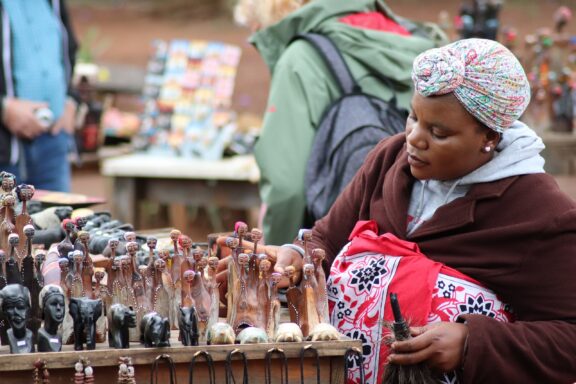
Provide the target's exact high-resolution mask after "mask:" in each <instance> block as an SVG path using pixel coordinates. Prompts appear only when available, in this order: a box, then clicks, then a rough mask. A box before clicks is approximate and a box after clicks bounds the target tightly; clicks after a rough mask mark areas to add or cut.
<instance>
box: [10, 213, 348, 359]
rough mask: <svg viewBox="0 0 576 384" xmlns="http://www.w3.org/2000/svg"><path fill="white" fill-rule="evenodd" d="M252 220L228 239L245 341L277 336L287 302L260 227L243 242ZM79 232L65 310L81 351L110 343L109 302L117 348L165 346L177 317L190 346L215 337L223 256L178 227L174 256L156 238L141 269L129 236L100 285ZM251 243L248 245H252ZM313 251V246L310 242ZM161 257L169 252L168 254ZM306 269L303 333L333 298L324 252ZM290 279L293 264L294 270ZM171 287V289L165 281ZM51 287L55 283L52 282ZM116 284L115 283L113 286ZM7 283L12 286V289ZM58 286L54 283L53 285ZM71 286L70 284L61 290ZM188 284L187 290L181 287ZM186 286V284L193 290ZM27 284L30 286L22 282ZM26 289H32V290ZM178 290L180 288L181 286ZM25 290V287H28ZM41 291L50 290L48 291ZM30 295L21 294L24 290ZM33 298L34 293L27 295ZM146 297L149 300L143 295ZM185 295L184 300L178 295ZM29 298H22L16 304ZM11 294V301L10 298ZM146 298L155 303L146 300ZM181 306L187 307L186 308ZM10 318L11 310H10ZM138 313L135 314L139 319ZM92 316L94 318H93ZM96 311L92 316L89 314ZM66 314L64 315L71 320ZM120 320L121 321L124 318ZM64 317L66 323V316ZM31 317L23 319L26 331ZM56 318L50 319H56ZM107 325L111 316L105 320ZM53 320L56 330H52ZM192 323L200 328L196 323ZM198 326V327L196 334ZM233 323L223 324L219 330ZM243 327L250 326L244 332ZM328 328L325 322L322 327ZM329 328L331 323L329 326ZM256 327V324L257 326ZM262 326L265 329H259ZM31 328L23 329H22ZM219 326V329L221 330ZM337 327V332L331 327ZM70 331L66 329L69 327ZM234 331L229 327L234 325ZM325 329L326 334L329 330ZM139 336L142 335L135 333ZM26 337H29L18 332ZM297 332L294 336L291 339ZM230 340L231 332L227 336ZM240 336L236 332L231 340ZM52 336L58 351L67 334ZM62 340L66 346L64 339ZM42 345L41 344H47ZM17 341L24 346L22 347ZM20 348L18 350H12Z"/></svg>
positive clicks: (298, 301) (64, 282)
mask: <svg viewBox="0 0 576 384" xmlns="http://www.w3.org/2000/svg"><path fill="white" fill-rule="evenodd" d="M247 232H248V230H247V226H246V224H244V223H237V225H236V227H235V231H234V233H233V235H232V236H230V237H228V238H226V245H227V246H228V247H229V248H230V249H231V250H232V254H231V256H232V257H231V258H229V260H228V265H227V267H228V273H227V275H228V300H227V302H228V316H227V320H228V324H230V326H229V327H230V331H232V332H233V333H238V334H239V341H241V340H243V337H244V336H241V335H247V334H248V335H251V336H249V337H248V338H249V339H250V338H253V337H254V336H253V335H259V336H258V337H256V339H258V340H264V336H266V339H267V340H268V339H270V338H274V339H276V338H277V331H278V325H279V309H280V302H279V300H278V295H277V283H278V281H279V280H280V278H281V275H280V274H277V273H270V268H271V262H270V260H268V258H267V256H266V255H265V254H259V253H258V248H257V243H258V240H259V239H260V238H261V233H260V231H258V230H256V229H255V230H252V232H251V233H250V238H251V240H252V243H247V242H244V244H243V240H244V238H245V237H246V235H247ZM309 237H310V232H306V231H304V232H302V233H301V239H302V241H303V242H305V241H306V240H307V239H309ZM78 238H79V240H80V242H81V243H82V244H84V251H83V252H82V251H72V259H73V260H74V268H73V271H72V272H70V271H67V268H66V267H67V262H66V261H67V259H60V267H61V270H62V272H63V273H62V274H61V279H60V283H61V287H58V288H59V289H60V290H61V291H62V297H63V301H64V304H63V305H64V307H63V309H62V310H63V312H64V308H65V307H66V306H68V307H69V317H70V318H71V319H72V322H73V325H72V327H65V326H64V327H63V330H64V331H66V329H67V328H71V330H72V332H71V333H72V338H70V337H67V338H66V339H67V340H66V339H65V342H66V341H68V342H69V341H70V340H71V339H73V340H74V344H75V348H76V349H82V344H83V342H84V340H86V344H87V347H88V348H93V347H94V346H95V343H96V341H104V340H102V339H105V337H104V338H103V337H102V334H104V335H105V325H104V328H101V329H100V340H98V339H99V338H98V337H97V335H96V333H97V332H96V331H97V328H98V325H97V323H98V322H101V320H104V318H105V317H104V316H101V314H102V311H103V309H102V307H103V305H104V308H105V311H106V313H107V314H108V316H107V317H108V327H109V344H110V346H112V347H115V348H125V347H127V346H128V342H129V341H138V340H140V341H142V342H143V343H144V344H145V345H146V346H161V345H166V344H168V343H169V331H170V328H173V327H171V326H170V318H171V317H172V319H177V322H178V323H179V325H180V328H181V335H180V338H181V340H182V341H183V343H184V344H185V345H194V344H195V343H197V340H198V338H199V339H200V340H201V341H210V338H209V337H208V340H207V336H209V335H210V332H207V331H208V330H209V329H210V330H211V331H212V328H213V326H215V325H216V324H217V321H218V310H219V305H220V299H219V294H218V287H217V284H216V278H215V275H216V269H217V268H218V262H219V260H218V258H215V257H210V258H208V257H207V255H206V253H205V251H203V250H198V249H197V250H191V249H190V246H189V244H191V240H190V239H189V238H188V237H187V236H183V235H182V234H181V233H180V231H177V230H174V231H172V233H171V239H172V241H173V243H174V255H173V256H172V257H171V258H170V259H168V258H167V257H166V255H167V254H166V253H164V252H160V255H158V256H157V255H156V254H155V246H156V241H155V239H149V241H148V247H149V250H150V258H149V263H148V265H143V266H140V267H138V266H137V265H136V258H135V252H136V250H137V248H138V244H137V243H135V242H128V243H127V245H126V250H127V252H128V255H127V256H125V255H123V256H115V250H114V242H112V243H111V246H112V250H111V254H110V258H108V259H107V260H108V261H109V262H108V263H107V264H106V268H105V270H106V274H107V275H108V285H107V286H103V285H101V284H100V282H101V280H102V277H103V276H102V274H100V273H97V274H96V276H95V278H96V284H95V285H94V286H93V285H92V275H93V274H94V268H93V266H92V259H91V256H90V255H89V254H88V251H87V247H86V244H87V242H88V240H89V235H87V234H86V233H82V232H80V233H79V235H78ZM248 244H249V245H248ZM304 249H306V247H304ZM161 255H164V256H165V257H164V258H163V257H162V256H161ZM305 257H306V258H307V260H305V266H304V275H305V278H304V279H303V280H302V283H301V286H300V287H295V286H294V285H293V284H290V287H289V289H288V292H287V298H288V307H289V309H290V317H291V321H292V322H294V323H296V324H297V325H298V326H299V328H301V330H302V331H303V336H308V335H309V334H311V333H312V330H313V329H314V328H315V326H316V325H318V324H325V323H328V320H327V318H328V315H327V302H326V300H327V298H326V294H325V285H324V282H325V278H324V276H323V271H322V268H321V261H322V258H323V252H322V251H321V250H315V251H314V252H313V253H312V256H308V255H306V256H305ZM165 260H167V261H168V263H170V264H171V267H172V268H173V269H172V272H174V269H175V270H176V271H178V270H179V271H178V272H179V273H177V274H176V276H180V277H181V278H180V279H179V280H178V281H177V283H178V282H180V289H181V292H178V290H176V289H175V290H174V291H175V293H180V294H179V295H178V294H176V295H172V296H171V295H169V294H168V292H170V289H174V288H175V287H178V284H177V283H176V284H174V281H173V280H171V275H173V274H169V273H168V271H166V264H168V263H167V262H166V261H165ZM287 273H288V276H289V277H290V269H287ZM166 282H167V283H168V284H166V285H167V286H169V288H170V289H166V288H165V283H166ZM183 282H185V284H183ZM9 287H10V289H8V290H7V291H6V295H7V296H13V295H12V294H9V292H15V291H14V289H15V288H14V287H13V286H12V285H10V286H9ZM47 287H50V286H47ZM109 287H111V288H112V289H109ZM7 288H8V287H6V289H7ZM50 288H51V289H52V290H54V287H53V286H52V287H50ZM62 288H64V289H62ZM182 288H184V289H182ZM186 288H187V289H186ZM22 289H23V290H24V289H25V287H22ZM25 290H26V291H27V289H25ZM174 291H173V292H174ZM22 292H23V291H22ZM42 292H45V291H44V289H43V291H42ZM22 295H23V293H21V294H20V295H16V297H18V296H22ZM56 296H58V295H56V293H51V294H50V295H48V297H50V298H51V297H54V300H56ZM28 297H29V293H28ZM46 297H47V296H46V294H44V295H40V307H41V308H46V307H45V305H44V302H43V300H45V299H46ZM138 298H141V299H143V300H138ZM178 299H180V300H178ZM18 301H22V300H18V299H16V300H15V302H18ZM10 302H11V300H10V299H8V300H7V301H6V303H10ZM146 302H148V303H150V304H149V305H146ZM174 302H176V303H177V307H176V308H177V311H178V313H177V315H176V316H173V315H172V313H171V311H170V309H171V308H174V304H175V303H174ZM182 304H184V307H183V308H182ZM45 312H46V310H44V313H43V315H44V319H45V327H44V328H43V331H42V332H41V331H38V335H39V336H38V337H39V341H40V335H41V334H45V333H46V332H47V333H46V334H49V335H54V334H55V333H54V332H53V331H54V329H53V327H54V321H46V313H45ZM4 313H5V314H6V316H9V312H8V311H4ZM132 314H134V319H133V320H132ZM88 315H89V316H88ZM88 317H89V318H88ZM15 319H16V320H18V319H20V320H21V319H22V315H19V316H16V318H15ZM64 319H65V318H64V315H63V319H62V321H64ZM119 319H122V321H121V322H119ZM8 320H9V322H10V324H11V328H12V332H11V334H10V335H11V337H12V339H14V337H13V335H14V329H13V328H14V327H13V325H12V321H11V320H10V319H8ZM62 321H61V322H62ZM138 322H139V323H140V324H141V326H140V331H139V332H138V330H136V329H131V327H130V326H128V325H126V324H136V323H138ZM25 324H26V321H24V330H25ZM50 324H51V325H50ZM104 324H105V320H104ZM46 325H48V328H49V329H50V331H52V332H48V330H47V328H46ZM192 325H193V326H192ZM196 328H198V331H197V332H196ZM224 328H226V327H225V326H224V325H222V324H219V325H218V326H217V327H215V330H218V329H224ZM244 328H248V329H247V330H245V331H246V332H240V331H241V330H243V329H244ZM320 328H322V327H320ZM324 328H326V326H324ZM255 329H256V330H255ZM257 329H260V330H262V331H261V332H260V331H257ZM24 330H20V332H23V331H24ZM215 330H214V331H212V335H213V334H214V333H216V331H215ZM331 331H333V330H331ZM64 333H65V332H64ZM228 334H229V331H228ZM323 334H325V333H323ZM120 335H123V336H120ZM134 335H135V337H134ZM334 335H337V332H335V331H333V332H332V334H331V336H326V335H324V336H316V337H322V338H335V337H337V336H334ZM19 336H22V337H24V336H25V335H24V334H22V333H19ZM294 337H296V338H298V336H290V338H294ZM16 339H17V343H18V342H20V343H21V344H22V345H21V346H20V347H21V348H12V344H13V343H12V341H13V340H10V344H11V350H12V351H21V350H24V351H26V350H28V349H29V348H33V343H32V342H30V341H28V342H26V339H27V338H26V337H25V338H24V343H23V340H20V339H19V338H18V337H17V338H16ZM228 339H229V338H228ZM232 339H233V340H234V339H235V338H234V337H233V338H232ZM56 340H58V338H56V337H53V338H52V344H54V348H53V349H51V348H49V346H50V343H48V345H47V346H42V349H43V350H59V348H60V347H61V343H62V341H61V339H59V341H58V342H56ZM58 344H60V345H58ZM40 345H41V343H40V342H39V343H38V348H39V349H40V348H41V347H40ZM15 346H16V347H18V345H15ZM13 353H16V352H13Z"/></svg>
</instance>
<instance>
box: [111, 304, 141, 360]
mask: <svg viewBox="0 0 576 384" xmlns="http://www.w3.org/2000/svg"><path fill="white" fill-rule="evenodd" d="M136 325H137V322H136V312H134V310H133V309H132V308H129V307H127V306H125V305H123V304H113V305H112V306H111V307H110V311H109V312H108V327H109V328H108V345H109V346H110V348H117V349H122V348H130V340H129V329H130V328H136Z"/></svg>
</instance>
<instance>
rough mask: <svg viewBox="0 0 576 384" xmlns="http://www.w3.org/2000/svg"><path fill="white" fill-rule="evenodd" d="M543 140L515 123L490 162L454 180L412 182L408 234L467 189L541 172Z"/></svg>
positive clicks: (504, 134)
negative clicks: (479, 184)
mask: <svg viewBox="0 0 576 384" xmlns="http://www.w3.org/2000/svg"><path fill="white" fill-rule="evenodd" d="M543 149H544V143H543V142H542V139H541V138H540V137H539V136H538V135H537V134H536V132H534V131H533V130H532V129H530V128H529V127H528V126H527V125H526V124H524V123H522V122H521V121H516V122H515V123H514V124H512V126H510V128H508V129H507V130H506V131H505V132H504V133H503V134H502V139H501V140H500V143H499V144H498V145H497V146H496V150H495V152H494V157H493V158H492V160H490V161H489V162H487V163H486V164H484V165H483V166H481V167H480V168H477V169H476V170H474V171H472V172H470V173H469V174H467V175H465V176H463V177H462V178H460V179H457V180H447V181H439V180H418V181H416V182H415V183H414V187H413V189H412V195H411V198H410V205H409V208H408V234H410V233H412V232H413V231H414V230H415V229H416V228H418V227H419V226H420V225H421V224H422V223H423V222H424V221H426V220H428V219H430V217H432V215H433V214H434V212H436V210H437V209H438V208H439V207H441V206H443V205H445V204H448V203H449V202H451V201H453V200H455V199H457V198H459V197H462V196H465V195H466V193H468V191H469V190H470V187H471V186H472V185H474V184H478V183H487V182H491V181H496V180H500V179H503V178H506V177H511V176H518V175H527V174H532V173H544V172H545V171H544V158H543V157H542V156H541V155H540V152H542V150H543Z"/></svg>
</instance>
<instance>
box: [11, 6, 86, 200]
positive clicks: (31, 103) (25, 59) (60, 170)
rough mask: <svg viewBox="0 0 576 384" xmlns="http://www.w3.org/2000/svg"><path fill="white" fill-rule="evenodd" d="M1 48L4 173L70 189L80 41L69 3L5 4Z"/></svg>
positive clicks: (36, 183)
mask: <svg viewBox="0 0 576 384" xmlns="http://www.w3.org/2000/svg"><path fill="white" fill-rule="evenodd" d="M0 48H1V56H0V92H1V95H0V97H1V100H2V102H1V110H0V112H1V121H0V170H2V171H7V172H10V173H13V174H14V175H15V176H16V179H17V180H18V182H19V183H27V184H32V185H34V186H35V187H36V188H40V189H47V190H54V191H69V190H70V179H71V176H70V163H69V161H68V149H69V147H70V144H71V143H72V141H71V136H70V135H71V134H72V133H73V130H74V118H75V111H76V101H75V100H74V98H72V96H71V95H72V92H71V87H70V81H71V78H72V69H73V68H74V62H75V53H76V49H77V43H76V40H75V37H74V34H73V31H72V29H71V25H70V20H69V16H68V12H67V9H66V5H65V3H64V0H26V1H22V0H0ZM46 111H48V112H46ZM43 112H44V113H47V114H48V115H51V117H52V119H49V120H51V121H49V122H48V123H45V122H44V123H43V122H42V121H41V119H40V118H39V114H41V113H43Z"/></svg>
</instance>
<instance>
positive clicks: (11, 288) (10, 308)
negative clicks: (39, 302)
mask: <svg viewBox="0 0 576 384" xmlns="http://www.w3.org/2000/svg"><path fill="white" fill-rule="evenodd" d="M0 300H1V302H2V313H4V315H5V316H6V319H7V320H8V324H9V325H10V329H8V331H7V336H8V341H9V344H10V353H30V352H34V337H33V334H32V331H31V330H29V329H27V328H26V322H27V320H28V317H29V313H30V292H28V288H26V287H24V286H23V285H20V284H8V285H7V286H6V287H4V288H3V289H2V290H1V291H0Z"/></svg>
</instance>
